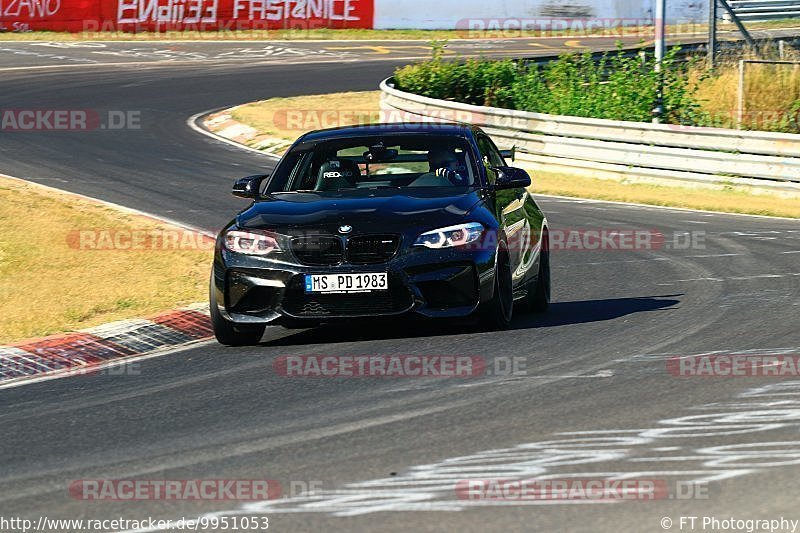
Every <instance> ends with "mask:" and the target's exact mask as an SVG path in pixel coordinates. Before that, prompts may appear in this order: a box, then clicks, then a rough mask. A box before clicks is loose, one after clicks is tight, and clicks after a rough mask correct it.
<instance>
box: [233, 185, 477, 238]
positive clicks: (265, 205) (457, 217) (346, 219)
mask: <svg viewBox="0 0 800 533" xmlns="http://www.w3.org/2000/svg"><path fill="white" fill-rule="evenodd" d="M480 201H481V197H480V195H479V194H478V193H477V191H475V190H467V189H464V190H463V192H462V193H461V194H457V195H452V196H450V195H448V194H447V193H445V195H443V194H442V191H441V190H440V189H439V190H434V189H430V190H426V189H416V190H414V191H402V192H398V190H397V189H386V190H377V191H376V190H364V191H348V193H347V194H346V195H345V194H342V193H276V194H272V195H269V196H268V197H267V198H266V199H265V200H262V201H259V202H256V203H254V204H253V205H252V206H251V207H250V208H249V209H247V210H246V211H244V212H242V213H241V214H240V215H239V216H238V217H237V225H238V226H239V227H240V228H246V229H268V230H271V231H276V232H280V233H286V234H293V233H295V232H297V231H322V232H330V233H336V232H338V230H339V228H340V227H341V226H351V227H352V228H353V230H352V231H353V233H354V234H358V233H382V232H397V233H402V232H403V231H406V230H410V229H418V228H425V229H432V228H435V227H440V226H442V225H444V226H446V225H450V224H455V223H458V222H459V221H461V220H462V219H463V218H464V217H465V216H466V215H467V214H468V213H469V212H470V210H471V209H472V208H473V207H474V206H475V205H476V204H478V203H479V202H480Z"/></svg>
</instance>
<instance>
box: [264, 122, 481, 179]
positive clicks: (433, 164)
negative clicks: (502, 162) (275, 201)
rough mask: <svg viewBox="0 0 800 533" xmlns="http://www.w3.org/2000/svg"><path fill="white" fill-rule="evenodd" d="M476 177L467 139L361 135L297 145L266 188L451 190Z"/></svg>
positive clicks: (442, 136)
mask: <svg viewBox="0 0 800 533" xmlns="http://www.w3.org/2000/svg"><path fill="white" fill-rule="evenodd" d="M475 176H476V171H475V166H474V164H473V158H472V157H471V152H470V150H469V144H468V143H467V141H466V139H464V138H460V137H455V136H444V135H438V136H437V135H418V136H413V135H407V136H383V137H358V138H346V139H336V140H331V141H323V142H316V143H301V144H299V145H297V146H296V147H295V148H294V149H293V150H292V151H291V152H290V153H289V154H288V155H287V157H286V158H285V159H284V161H283V163H282V164H281V165H280V167H279V168H278V169H277V170H276V172H275V175H274V176H273V179H272V180H271V181H270V184H269V185H268V189H267V192H269V193H278V192H336V193H338V192H344V193H347V192H357V191H359V190H367V189H412V188H419V187H425V188H432V187H443V188H448V189H452V188H464V187H471V186H473V185H475V183H476V177H475Z"/></svg>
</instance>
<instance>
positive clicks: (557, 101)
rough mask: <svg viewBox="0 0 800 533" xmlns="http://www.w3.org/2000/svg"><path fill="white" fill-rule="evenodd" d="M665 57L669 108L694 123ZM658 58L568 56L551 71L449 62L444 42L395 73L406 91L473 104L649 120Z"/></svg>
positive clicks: (683, 67)
mask: <svg viewBox="0 0 800 533" xmlns="http://www.w3.org/2000/svg"><path fill="white" fill-rule="evenodd" d="M677 52H678V49H677V48H673V49H672V50H671V51H670V52H669V53H668V55H667V57H666V58H665V59H664V63H663V69H662V71H663V72H664V107H665V115H666V119H667V120H668V121H670V122H682V123H686V122H687V121H691V120H694V117H695V115H697V113H698V111H697V110H698V109H699V104H698V102H696V101H695V100H694V97H693V95H694V90H695V87H694V86H693V84H692V83H691V82H690V81H689V78H688V77H687V76H686V72H687V69H688V65H687V64H685V63H680V62H678V61H677V60H676V54H677ZM654 66H655V60H654V58H653V57H652V56H651V55H645V56H644V57H628V56H627V55H626V54H625V53H624V52H623V51H622V50H618V51H617V52H616V53H610V54H605V55H603V56H602V58H601V59H600V60H599V61H595V59H594V58H593V57H592V54H591V53H588V52H587V53H585V54H565V55H562V56H561V57H559V58H558V60H556V61H552V62H550V63H548V64H547V65H545V66H544V67H538V66H537V65H535V64H531V65H527V64H524V63H518V62H515V61H511V60H505V61H491V60H487V59H470V60H468V61H464V62H459V61H444V60H443V46H442V45H441V44H440V43H437V44H436V46H435V47H434V51H433V56H432V57H431V59H430V60H428V61H425V62H423V63H419V64H416V65H409V66H406V67H403V68H400V69H398V70H397V71H396V72H395V82H396V84H397V87H398V88H399V89H400V90H403V91H407V92H411V93H415V94H419V95H422V96H428V97H431V98H438V99H444V100H455V101H459V102H464V103H468V104H475V105H487V106H496V107H506V108H510V109H519V110H523V111H534V112H539V113H550V114H556V115H573V116H579V117H595V118H604V119H612V120H632V121H649V120H651V119H652V110H653V107H654V104H655V102H656V97H657V93H658V86H659V83H658V82H659V78H658V76H659V75H658V74H656V73H655V69H654Z"/></svg>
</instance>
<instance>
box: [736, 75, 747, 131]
mask: <svg viewBox="0 0 800 533" xmlns="http://www.w3.org/2000/svg"><path fill="white" fill-rule="evenodd" d="M745 65H747V62H746V61H745V60H744V59H742V60H741V61H739V99H738V104H737V108H736V124H737V127H738V128H739V129H742V123H743V122H744V102H745V95H744V89H745V87H744V81H745V80H744V71H745Z"/></svg>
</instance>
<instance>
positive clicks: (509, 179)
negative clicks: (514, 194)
mask: <svg viewBox="0 0 800 533" xmlns="http://www.w3.org/2000/svg"><path fill="white" fill-rule="evenodd" d="M494 171H495V172H497V181H495V183H494V189H495V190H496V191H500V190H504V189H521V188H525V187H530V186H531V177H530V175H528V173H527V172H525V171H524V170H522V169H521V168H516V167H496V168H494Z"/></svg>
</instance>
